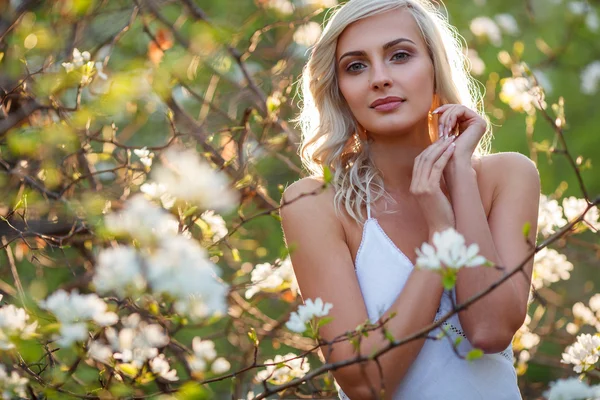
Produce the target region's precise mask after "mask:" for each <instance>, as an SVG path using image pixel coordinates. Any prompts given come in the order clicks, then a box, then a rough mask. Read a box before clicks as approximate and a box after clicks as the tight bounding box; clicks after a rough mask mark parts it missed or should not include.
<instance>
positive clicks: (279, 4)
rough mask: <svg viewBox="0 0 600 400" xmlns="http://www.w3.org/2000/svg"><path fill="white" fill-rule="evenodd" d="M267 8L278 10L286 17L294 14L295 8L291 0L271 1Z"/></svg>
mask: <svg viewBox="0 0 600 400" xmlns="http://www.w3.org/2000/svg"><path fill="white" fill-rule="evenodd" d="M267 7H269V8H272V9H274V10H277V11H279V12H280V13H282V14H285V15H289V14H291V13H293V12H294V6H293V5H292V3H290V2H289V0H269V1H268V3H267Z"/></svg>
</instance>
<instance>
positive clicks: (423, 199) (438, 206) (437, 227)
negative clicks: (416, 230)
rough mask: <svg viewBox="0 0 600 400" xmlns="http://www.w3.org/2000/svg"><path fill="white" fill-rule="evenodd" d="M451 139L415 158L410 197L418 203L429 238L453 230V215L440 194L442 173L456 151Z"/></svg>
mask: <svg viewBox="0 0 600 400" xmlns="http://www.w3.org/2000/svg"><path fill="white" fill-rule="evenodd" d="M454 139H455V137H454V136H451V137H447V138H444V139H440V140H437V141H435V142H434V143H433V144H431V145H429V146H428V147H427V148H426V149H425V150H424V151H423V152H422V153H421V154H419V155H418V156H417V158H415V164H414V166H413V172H412V180H411V183H410V193H411V194H413V195H414V196H415V197H417V198H418V200H419V202H418V203H419V206H420V207H421V210H422V211H423V215H424V216H425V219H426V221H427V226H428V228H429V233H430V236H431V235H433V233H434V232H437V231H441V230H444V229H446V228H449V227H454V226H455V221H454V211H453V210H452V206H451V205H450V202H449V201H448V198H447V197H446V195H445V194H444V192H443V191H442V188H441V186H440V181H441V179H442V172H443V171H444V168H446V165H447V164H448V160H450V158H451V157H452V154H453V153H454V152H455V151H456V150H455V145H454Z"/></svg>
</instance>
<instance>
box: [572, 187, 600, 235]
mask: <svg viewBox="0 0 600 400" xmlns="http://www.w3.org/2000/svg"><path fill="white" fill-rule="evenodd" d="M587 205H588V204H587V201H585V199H578V198H577V197H573V196H571V197H568V198H565V199H563V210H564V212H565V216H566V217H567V218H568V219H569V221H572V220H574V219H576V218H579V216H580V215H581V214H583V212H584V211H585V209H586V208H587ZM598 217H599V215H598V207H592V208H590V209H589V210H588V211H587V212H586V213H585V215H584V217H583V221H584V223H585V224H586V225H587V226H588V227H589V228H590V229H592V230H593V231H594V232H596V231H598V230H599V229H600V221H598Z"/></svg>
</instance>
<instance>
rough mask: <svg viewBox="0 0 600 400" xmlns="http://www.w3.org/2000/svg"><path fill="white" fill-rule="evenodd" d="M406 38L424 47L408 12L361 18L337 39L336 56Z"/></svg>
mask: <svg viewBox="0 0 600 400" xmlns="http://www.w3.org/2000/svg"><path fill="white" fill-rule="evenodd" d="M401 37H404V38H407V39H410V40H412V41H413V42H415V43H416V44H417V45H418V46H419V47H421V46H423V47H425V42H424V40H423V38H422V36H421V30H420V29H419V26H418V25H417V23H416V21H415V19H414V17H413V16H412V14H411V13H410V11H408V10H406V9H404V8H400V9H396V10H390V11H386V12H384V13H381V14H377V15H373V16H371V17H367V18H363V19H361V20H358V21H356V22H353V23H352V24H350V25H348V26H347V27H346V29H344V31H343V32H342V34H341V35H340V37H339V38H338V43H337V51H336V53H337V56H338V57H339V56H340V55H341V54H343V53H344V52H346V51H353V50H367V49H370V48H381V47H382V46H383V45H384V44H385V43H387V42H390V41H392V40H394V39H398V38H401Z"/></svg>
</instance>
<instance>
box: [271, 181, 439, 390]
mask: <svg viewBox="0 0 600 400" xmlns="http://www.w3.org/2000/svg"><path fill="white" fill-rule="evenodd" d="M320 185H321V183H320V182H318V181H316V180H313V179H303V180H301V181H298V182H296V183H295V184H293V185H291V186H290V187H288V188H287V190H286V191H285V193H284V197H283V198H284V199H285V201H287V202H289V201H291V200H293V199H295V198H297V197H298V196H300V195H301V194H302V193H309V192H312V191H314V190H315V189H317V188H318V187H319V186H320ZM281 217H282V225H283V230H284V233H285V238H286V242H287V244H288V246H292V245H294V246H295V250H294V251H293V252H292V253H291V259H292V265H293V267H294V272H295V274H296V278H297V280H298V284H299V286H300V289H301V293H302V296H303V298H313V299H314V298H316V297H321V298H322V299H323V301H325V302H329V303H332V304H333V308H332V309H331V311H330V316H332V317H333V321H332V322H331V323H329V324H326V325H324V326H323V327H322V328H321V330H320V334H321V337H322V339H323V340H325V341H331V340H332V339H333V338H335V337H336V336H338V335H340V334H343V333H345V332H347V331H351V330H354V329H355V328H356V327H357V326H358V325H359V324H362V323H364V322H365V321H366V320H367V319H368V316H367V311H366V307H365V304H364V300H363V298H362V295H361V292H360V288H359V286H358V281H357V279H356V274H355V272H354V265H353V261H352V256H351V254H350V250H349V249H348V246H347V244H346V241H345V234H344V230H343V227H342V226H341V223H340V221H339V220H338V218H337V217H336V215H335V212H334V209H333V192H332V190H331V188H328V189H327V190H326V191H325V192H323V193H321V194H319V195H316V196H307V197H303V198H302V199H300V200H298V201H295V202H293V203H292V204H289V205H285V206H284V207H283V208H282V209H281ZM442 292H443V289H442V285H441V279H440V277H439V275H438V274H436V273H433V272H430V271H421V270H415V271H414V272H413V273H412V274H411V276H410V277H409V279H408V282H407V283H406V285H405V286H404V289H403V290H402V292H401V294H400V295H399V296H398V298H397V299H396V301H395V302H394V304H393V305H392V306H391V307H390V309H389V310H388V311H387V312H386V313H385V314H384V315H383V316H382V319H385V318H388V317H389V314H390V313H391V312H392V311H396V312H397V315H396V316H395V317H394V318H392V319H391V320H390V321H389V322H388V323H387V324H386V329H387V330H388V331H389V332H390V333H391V334H392V335H393V336H394V338H396V339H400V338H402V337H405V336H407V335H409V334H411V333H414V332H416V331H417V330H419V329H422V328H424V327H425V326H427V325H428V324H430V323H431V322H432V321H433V319H434V317H435V313H436V310H437V307H438V305H439V302H440V297H441V295H442ZM388 343H389V342H388V341H387V340H386V339H385V338H384V337H383V335H381V334H380V333H379V332H371V334H369V336H368V337H366V338H365V337H363V338H362V341H361V346H360V349H359V352H360V354H361V355H368V354H370V353H371V352H372V351H374V350H376V349H381V348H383V347H384V346H386V345H387V344H388ZM423 343H424V339H421V340H416V341H412V342H410V343H407V344H405V345H402V346H399V347H396V348H394V349H392V350H391V351H388V352H387V353H385V354H384V355H382V356H381V357H380V358H379V363H380V366H381V371H382V376H381V375H380V373H379V369H378V367H377V364H376V363H375V362H374V361H369V362H367V363H364V364H362V365H359V364H353V365H350V366H347V367H344V368H341V369H339V370H336V371H332V372H333V375H334V376H335V378H336V380H337V381H338V383H339V384H340V386H341V387H342V389H343V390H344V392H346V394H347V395H348V396H349V397H350V398H351V399H352V400H359V399H371V398H373V397H376V396H374V394H375V393H379V385H380V383H381V380H382V379H383V383H384V385H385V388H386V389H387V390H386V398H391V396H392V395H393V392H394V389H395V388H396V387H397V386H398V384H399V383H400V381H401V380H402V378H403V377H404V375H405V374H406V371H407V370H408V368H409V366H410V365H411V364H412V362H413V361H414V360H415V358H416V357H417V355H418V353H419V351H420V350H421V347H422V346H423ZM322 351H323V354H324V355H325V357H327V362H328V363H335V362H338V361H342V360H347V359H350V358H354V357H355V356H356V355H357V353H356V351H355V350H354V348H353V346H352V345H351V344H350V343H349V342H348V341H344V342H340V343H336V344H334V345H331V346H327V345H324V346H322ZM373 390H375V391H373Z"/></svg>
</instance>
